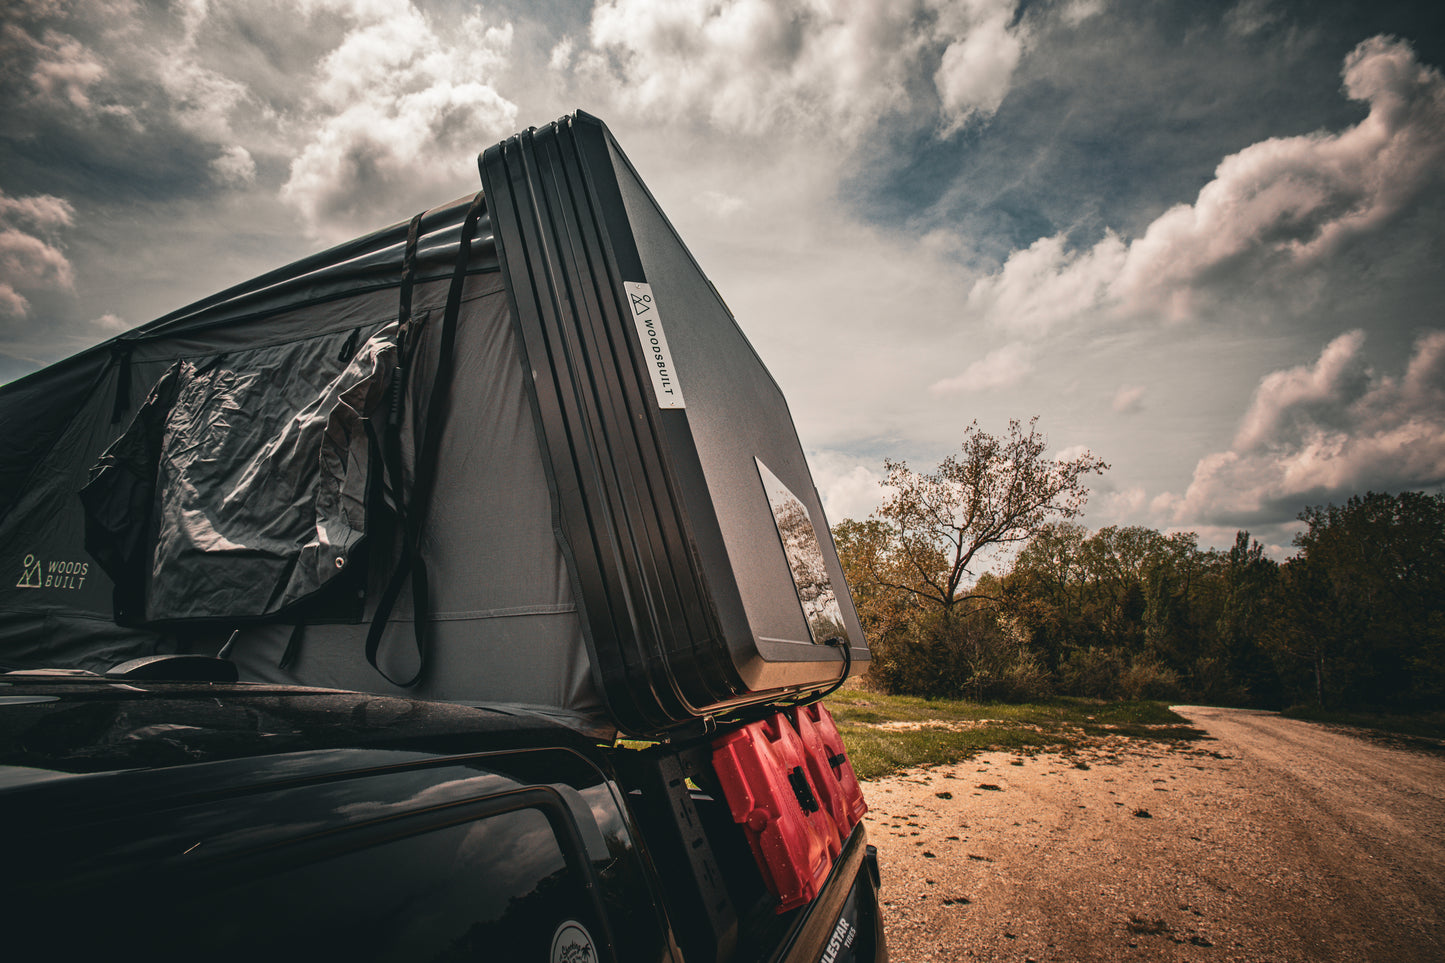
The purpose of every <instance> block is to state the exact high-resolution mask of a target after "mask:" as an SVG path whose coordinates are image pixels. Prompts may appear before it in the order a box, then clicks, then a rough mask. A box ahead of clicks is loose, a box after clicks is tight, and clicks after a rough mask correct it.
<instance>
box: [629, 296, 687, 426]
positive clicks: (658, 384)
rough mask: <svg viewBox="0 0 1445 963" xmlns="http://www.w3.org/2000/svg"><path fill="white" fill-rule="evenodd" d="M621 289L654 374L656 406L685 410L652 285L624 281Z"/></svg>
mask: <svg viewBox="0 0 1445 963" xmlns="http://www.w3.org/2000/svg"><path fill="white" fill-rule="evenodd" d="M622 287H623V289H624V290H625V291H626V292H627V305H628V307H629V308H631V310H632V321H633V323H634V324H636V326H637V340H638V341H640V342H641V343H642V352H643V354H644V355H646V357H647V370H648V372H649V373H650V374H651V375H652V393H653V394H654V395H656V397H657V406H658V407H659V408H686V407H687V405H686V404H685V403H684V402H683V400H682V386H681V385H679V384H678V383H677V371H676V369H674V368H673V366H672V352H671V351H669V350H668V348H667V335H666V334H664V333H663V330H662V318H661V317H659V316H658V313H657V302H656V301H654V300H653V299H652V285H650V284H646V283H642V282H639V281H624V282H622Z"/></svg>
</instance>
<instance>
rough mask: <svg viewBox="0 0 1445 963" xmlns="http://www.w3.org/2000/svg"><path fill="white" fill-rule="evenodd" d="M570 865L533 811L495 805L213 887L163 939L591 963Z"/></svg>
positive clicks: (592, 929) (379, 955)
mask: <svg viewBox="0 0 1445 963" xmlns="http://www.w3.org/2000/svg"><path fill="white" fill-rule="evenodd" d="M576 865H577V864H576V863H575V862H574V863H573V864H572V865H571V866H569V864H568V861H567V859H566V858H565V856H564V854H563V849H562V847H561V846H560V845H559V843H558V839H557V836H556V834H555V833H554V831H553V828H552V825H551V823H549V821H548V819H547V817H546V816H545V815H544V814H543V813H542V812H541V811H539V810H537V809H521V810H515V811H512V812H504V813H500V814H497V815H493V816H488V817H486V818H482V819H477V820H475V821H473V822H469V823H464V824H461V825H457V826H452V827H448V828H445V829H438V830H433V831H431V832H425V833H421V834H419V835H415V836H408V837H405V838H402V839H397V840H392V841H390V842H385V843H382V844H380V845H375V846H369V847H367V848H365V849H360V850H357V851H353V852H350V853H346V854H344V855H340V856H334V857H332V858H329V859H325V860H322V861H319V862H316V863H312V864H310V865H306V866H302V867H299V868H295V869H290V870H287V871H284V872H281V873H277V874H273V875H268V876H266V877H264V878H261V879H257V880H254V881H250V882H247V883H244V884H241V885H236V886H232V887H229V888H227V889H224V890H222V891H220V892H213V893H211V894H209V895H208V896H206V897H205V898H204V899H199V900H197V901H196V905H193V906H191V907H188V908H187V909H188V910H189V912H187V913H184V914H181V918H182V919H184V921H185V923H184V925H183V926H181V927H179V928H177V929H175V930H173V931H172V935H174V936H176V937H178V938H179V939H177V940H176V941H175V943H174V944H173V945H174V948H175V949H176V950H181V949H183V948H185V949H189V950H190V951H197V950H202V949H203V948H204V952H203V955H202V957H201V958H206V959H216V958H217V957H220V958H222V959H234V958H241V957H245V958H247V959H248V960H251V961H252V963H266V957H262V956H258V955H257V954H269V955H270V957H271V958H272V959H275V958H283V959H293V958H300V957H311V958H313V959H334V960H348V961H350V960H407V961H422V960H435V961H447V963H450V961H454V960H455V961H461V960H499V961H500V960H507V961H510V960H516V961H538V963H553V961H565V963H594V961H598V960H601V959H604V958H605V957H604V956H603V954H602V952H601V946H600V945H599V944H600V937H601V930H600V928H599V925H598V921H597V920H596V914H595V912H594V911H593V908H592V903H591V901H590V898H589V896H588V894H587V891H586V890H585V888H584V887H583V885H582V881H581V880H580V879H578V878H577V871H576V868H575V867H576ZM185 931H189V932H185Z"/></svg>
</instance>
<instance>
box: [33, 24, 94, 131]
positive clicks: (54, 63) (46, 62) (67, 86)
mask: <svg viewBox="0 0 1445 963" xmlns="http://www.w3.org/2000/svg"><path fill="white" fill-rule="evenodd" d="M14 30H15V33H13V34H12V36H15V35H17V34H18V35H20V36H23V37H24V38H25V39H26V40H28V41H29V42H30V44H31V45H32V46H33V49H34V55H35V63H34V66H32V67H31V70H30V84H31V86H32V88H33V91H34V96H35V98H36V99H37V100H39V101H40V102H41V103H43V104H45V105H46V106H48V107H52V108H62V109H64V108H67V107H70V108H75V109H76V110H80V111H82V112H86V113H89V112H90V111H91V109H92V104H91V100H90V91H91V88H92V87H94V86H95V85H96V84H97V83H98V82H99V81H100V80H101V78H102V77H104V76H105V68H104V67H103V66H102V65H101V63H100V61H99V60H97V59H96V55H95V53H94V52H93V51H91V50H90V49H89V48H88V47H86V46H85V45H84V44H83V43H81V42H80V41H78V40H76V39H75V38H74V37H71V36H69V35H67V34H63V33H60V32H58V31H55V30H46V31H45V32H44V33H43V34H42V35H41V38H40V39H39V40H35V39H34V38H32V37H30V36H29V35H28V34H25V33H24V32H23V30H21V29H20V28H18V27H16V28H14Z"/></svg>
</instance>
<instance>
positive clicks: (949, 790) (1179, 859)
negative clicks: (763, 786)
mask: <svg viewBox="0 0 1445 963" xmlns="http://www.w3.org/2000/svg"><path fill="white" fill-rule="evenodd" d="M1176 711H1179V712H1181V714H1183V715H1185V716H1186V717H1187V718H1189V719H1190V720H1191V721H1192V722H1193V723H1194V724H1196V725H1198V726H1200V727H1201V728H1203V729H1205V730H1206V731H1208V732H1209V733H1210V735H1211V737H1212V738H1210V739H1206V740H1203V741H1199V742H1193V743H1174V744H1165V743H1157V742H1150V741H1145V740H1139V739H1129V738H1125V737H1118V736H1111V737H1105V738H1101V739H1095V740H1091V741H1089V742H1088V743H1087V744H1086V745H1085V746H1084V747H1082V748H1081V749H1079V750H1078V751H1076V752H1073V753H1070V754H1067V755H1061V754H1057V753H1054V754H1040V755H1036V756H1023V755H1016V754H1013V753H1003V752H994V753H986V754H983V755H980V756H977V757H975V758H972V759H969V760H966V761H963V762H960V763H957V764H954V765H950V766H940V767H935V768H932V769H926V770H915V771H912V772H908V773H904V774H902V775H899V776H896V777H892V778H888V779H882V780H878V781H875V782H871V783H869V784H867V785H866V786H865V791H866V792H867V796H868V801H869V805H870V807H871V810H870V812H869V814H868V816H867V817H866V821H867V826H868V834H869V838H870V840H871V841H872V842H873V843H874V844H875V845H877V846H878V849H879V857H880V863H881V865H882V868H883V875H884V879H883V886H884V891H883V899H884V901H885V907H884V912H885V923H886V927H887V933H888V942H889V950H890V955H891V957H892V959H893V960H895V961H897V963H917V961H925V960H938V961H946V960H961V959H980V960H1014V961H1029V960H1033V961H1039V963H1042V961H1045V960H1079V961H1094V960H1099V961H1105V960H1107V961H1113V960H1201V961H1202V960H1210V961H1224V960H1241V961H1265V960H1272V961H1317V960H1318V961H1335V960H1339V961H1346V960H1351V961H1352V960H1371V961H1375V960H1378V961H1397V960H1398V961H1416V960H1419V961H1426V960H1430V961H1438V960H1445V756H1441V755H1428V754H1422V753H1418V752H1412V751H1405V750H1401V749H1396V748H1388V747H1383V746H1380V745H1377V744H1375V743H1373V742H1370V741H1367V740H1365V739H1361V738H1357V737H1355V736H1352V735H1349V734H1346V733H1343V732H1340V731H1338V730H1334V729H1327V728H1325V727H1321V726H1316V725H1312V724H1310V723H1304V722H1298V721H1295V720H1288V719H1282V718H1280V717H1278V716H1275V715H1272V714H1267V713H1249V712H1244V711H1242V710H1225V709H1196V708H1192V707H1181V708H1178V709H1177V710H1176Z"/></svg>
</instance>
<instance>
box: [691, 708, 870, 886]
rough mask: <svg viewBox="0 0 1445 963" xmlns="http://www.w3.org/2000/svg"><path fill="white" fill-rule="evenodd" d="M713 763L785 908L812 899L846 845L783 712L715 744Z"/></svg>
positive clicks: (737, 818) (736, 817)
mask: <svg viewBox="0 0 1445 963" xmlns="http://www.w3.org/2000/svg"><path fill="white" fill-rule="evenodd" d="M712 761H713V769H714V770H715V771H716V772H717V776H718V781H719V782H720V783H721V784H722V789H723V795H724V796H725V797H726V799H727V803H728V809H729V810H730V811H731V813H732V817H733V821H734V822H737V823H738V824H740V825H741V826H742V827H743V832H744V833H745V834H746V836H747V838H748V844H749V845H750V846H751V847H752V850H753V857H754V858H755V859H756V860H757V864H758V869H759V870H760V871H761V872H762V876H763V881H764V882H765V883H767V886H768V889H769V891H770V892H771V893H772V894H773V895H774V896H776V897H777V898H778V912H779V913H784V912H787V911H788V910H790V909H794V908H795V907H798V906H803V905H805V904H807V903H809V902H811V901H812V900H813V898H814V897H816V896H817V895H818V892H819V890H821V888H822V886H823V884H824V883H825V882H826V881H827V879H828V872H829V871H830V870H831V869H832V867H833V859H834V857H836V856H837V855H838V853H839V852H841V850H842V845H841V840H840V837H839V835H838V833H837V830H836V826H835V824H834V822H833V819H832V818H831V816H830V815H829V813H827V812H825V811H824V809H823V802H822V798H821V796H820V795H819V791H818V789H817V787H816V786H815V785H814V783H813V779H812V776H811V775H809V771H810V766H809V762H808V753H807V752H806V750H805V749H804V747H803V742H802V740H801V739H800V738H799V736H798V733H797V731H796V730H795V729H794V728H793V726H792V723H790V722H789V721H788V718H787V716H786V715H784V714H783V713H781V712H779V713H777V714H776V715H772V716H769V717H768V718H766V719H762V720H759V721H758V722H753V723H749V724H748V725H746V726H743V727H742V728H741V729H735V730H733V731H732V732H729V733H727V734H726V735H724V736H722V737H720V738H719V739H718V740H717V741H716V742H714V743H713V757H712Z"/></svg>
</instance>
